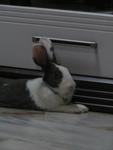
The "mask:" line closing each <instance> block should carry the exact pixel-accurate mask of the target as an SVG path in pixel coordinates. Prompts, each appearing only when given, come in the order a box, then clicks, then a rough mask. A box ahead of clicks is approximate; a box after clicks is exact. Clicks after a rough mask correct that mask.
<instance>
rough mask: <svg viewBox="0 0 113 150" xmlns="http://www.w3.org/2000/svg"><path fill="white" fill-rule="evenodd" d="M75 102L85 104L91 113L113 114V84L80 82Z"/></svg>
mask: <svg viewBox="0 0 113 150" xmlns="http://www.w3.org/2000/svg"><path fill="white" fill-rule="evenodd" d="M100 81H101V79H100ZM73 102H77V103H80V104H85V105H86V106H88V107H89V109H90V110H91V111H99V112H106V113H113V84H112V82H111V84H110V83H102V82H96V81H95V82H94V81H93V82H91V81H86V79H85V81H83V80H78V81H77V89H76V91H75V93H74V96H73Z"/></svg>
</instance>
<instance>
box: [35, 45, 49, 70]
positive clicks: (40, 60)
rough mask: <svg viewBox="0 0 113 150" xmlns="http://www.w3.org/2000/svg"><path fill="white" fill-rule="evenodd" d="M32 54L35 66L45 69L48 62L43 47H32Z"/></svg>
mask: <svg viewBox="0 0 113 150" xmlns="http://www.w3.org/2000/svg"><path fill="white" fill-rule="evenodd" d="M32 54H33V60H34V62H35V64H36V65H38V66H40V67H41V68H45V67H46V65H47V63H48V61H49V58H48V54H47V51H46V49H45V47H43V46H42V45H39V44H35V45H33V47H32Z"/></svg>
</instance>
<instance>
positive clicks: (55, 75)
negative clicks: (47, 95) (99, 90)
mask: <svg viewBox="0 0 113 150" xmlns="http://www.w3.org/2000/svg"><path fill="white" fill-rule="evenodd" d="M35 46H37V49H35V50H33V60H34V61H35V63H36V64H37V65H39V66H40V67H41V68H42V70H43V72H44V75H43V81H44V82H45V83H46V84H47V85H48V86H49V87H50V88H51V89H52V90H54V91H55V92H56V93H57V94H59V96H60V97H62V98H63V99H65V100H67V102H69V101H70V100H71V98H72V95H73V92H74V90H75V82H74V80H73V78H72V76H71V74H70V72H69V70H68V69H67V68H66V67H64V66H61V65H59V64H57V61H56V58H55V54H54V48H53V45H52V42H51V40H49V39H48V38H41V39H40V40H39V43H37V45H35ZM38 49H41V51H43V53H44V55H43V54H42V55H43V56H42V59H43V62H42V61H40V60H38V58H39V57H40V56H36V53H37V54H38V52H34V51H38ZM39 51H40V50H39ZM40 53H42V52H40Z"/></svg>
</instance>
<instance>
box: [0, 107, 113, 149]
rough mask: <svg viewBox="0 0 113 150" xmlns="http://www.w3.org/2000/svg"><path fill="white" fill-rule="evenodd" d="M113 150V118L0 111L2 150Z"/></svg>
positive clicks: (99, 114)
mask: <svg viewBox="0 0 113 150" xmlns="http://www.w3.org/2000/svg"><path fill="white" fill-rule="evenodd" d="M20 149H24V150H31V149H32V150H37V149H39V150H113V115H109V114H101V113H92V112H89V113H86V114H79V115H78V114H65V113H53V112H51V113H49V112H46V113H43V112H29V111H17V110H9V109H2V108H1V109H0V150H20Z"/></svg>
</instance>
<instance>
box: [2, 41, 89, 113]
mask: <svg viewBox="0 0 113 150" xmlns="http://www.w3.org/2000/svg"><path fill="white" fill-rule="evenodd" d="M34 46H40V47H41V48H42V49H43V50H44V51H45V55H44V57H45V59H44V61H43V63H42V62H41V63H39V62H38V60H37V57H36V55H35V54H34V53H33V60H34V62H35V64H36V65H38V66H40V67H41V69H42V71H43V76H42V77H39V78H35V79H15V80H13V79H4V78H3V79H1V80H0V107H11V108H20V109H29V110H43V111H52V112H64V113H84V112H88V108H87V107H86V106H84V105H81V104H71V99H72V96H73V93H74V91H75V89H76V83H75V81H74V80H73V78H72V76H71V74H70V72H69V70H68V69H67V68H66V67H64V66H62V65H59V64H58V63H57V60H56V57H55V54H54V48H53V45H52V42H51V40H50V39H48V38H40V40H39V42H38V43H34V45H33V47H34Z"/></svg>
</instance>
